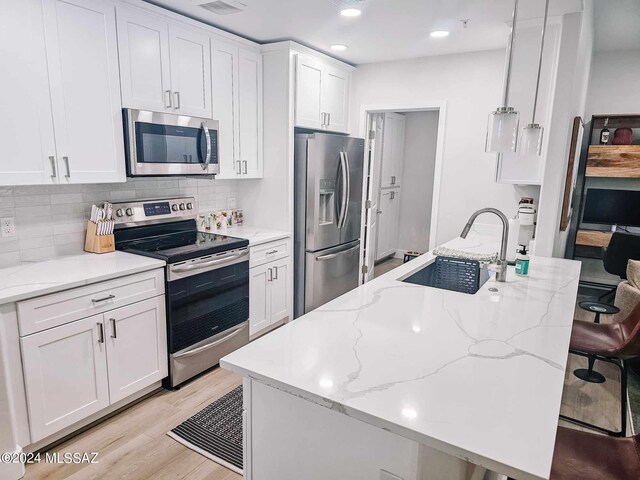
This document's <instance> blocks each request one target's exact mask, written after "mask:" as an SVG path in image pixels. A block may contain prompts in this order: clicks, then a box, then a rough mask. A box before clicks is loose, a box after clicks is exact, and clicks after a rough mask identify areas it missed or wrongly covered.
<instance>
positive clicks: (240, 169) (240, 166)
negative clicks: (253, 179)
mask: <svg viewBox="0 0 640 480" xmlns="http://www.w3.org/2000/svg"><path fill="white" fill-rule="evenodd" d="M236 163H237V164H238V171H237V172H236V173H237V174H241V173H242V162H241V161H240V160H236Z"/></svg>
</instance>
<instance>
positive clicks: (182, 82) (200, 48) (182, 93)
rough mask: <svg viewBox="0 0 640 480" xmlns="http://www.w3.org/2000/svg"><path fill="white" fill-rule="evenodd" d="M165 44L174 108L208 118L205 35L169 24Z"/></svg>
mask: <svg viewBox="0 0 640 480" xmlns="http://www.w3.org/2000/svg"><path fill="white" fill-rule="evenodd" d="M169 47H170V56H171V87H172V92H173V110H174V112H175V113H179V114H182V115H188V116H193V117H203V118H212V116H211V55H210V51H209V38H208V37H207V36H206V35H203V34H201V33H200V32H199V31H196V30H192V29H189V28H183V27H179V26H176V25H170V26H169Z"/></svg>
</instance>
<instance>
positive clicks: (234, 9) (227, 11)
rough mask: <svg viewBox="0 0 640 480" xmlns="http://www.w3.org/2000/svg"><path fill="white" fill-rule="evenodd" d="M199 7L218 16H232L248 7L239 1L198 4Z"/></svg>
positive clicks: (218, 0)
mask: <svg viewBox="0 0 640 480" xmlns="http://www.w3.org/2000/svg"><path fill="white" fill-rule="evenodd" d="M196 3H197V4H198V6H199V7H202V8H204V9H205V10H207V11H209V12H211V13H215V14H216V15H231V14H233V13H238V12H242V11H244V10H246V8H247V5H246V4H244V3H242V2H238V1H237V0H213V1H212V2H201V1H198V2H196Z"/></svg>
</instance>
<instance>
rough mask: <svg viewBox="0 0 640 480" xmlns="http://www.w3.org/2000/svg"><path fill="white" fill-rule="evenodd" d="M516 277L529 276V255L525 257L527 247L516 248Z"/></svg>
mask: <svg viewBox="0 0 640 480" xmlns="http://www.w3.org/2000/svg"><path fill="white" fill-rule="evenodd" d="M516 275H521V276H525V275H529V255H527V247H526V246H525V245H519V246H518V253H517V255H516Z"/></svg>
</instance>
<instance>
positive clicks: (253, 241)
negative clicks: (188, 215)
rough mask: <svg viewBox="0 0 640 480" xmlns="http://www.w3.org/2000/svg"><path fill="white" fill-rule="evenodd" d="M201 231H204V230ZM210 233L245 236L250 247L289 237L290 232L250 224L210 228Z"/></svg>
mask: <svg viewBox="0 0 640 480" xmlns="http://www.w3.org/2000/svg"><path fill="white" fill-rule="evenodd" d="M199 228H200V227H199ZM201 231H203V232H204V231H206V230H201ZM210 233H219V234H221V235H229V236H231V237H238V238H245V239H247V240H249V245H250V246H252V247H253V246H255V245H260V244H263V243H269V242H273V241H276V240H282V239H283V238H289V237H291V233H290V232H284V231H281V230H270V229H268V228H260V227H252V226H250V225H241V226H235V227H230V228H226V229H221V230H215V231H214V230H211V231H210Z"/></svg>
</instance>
